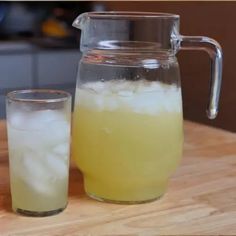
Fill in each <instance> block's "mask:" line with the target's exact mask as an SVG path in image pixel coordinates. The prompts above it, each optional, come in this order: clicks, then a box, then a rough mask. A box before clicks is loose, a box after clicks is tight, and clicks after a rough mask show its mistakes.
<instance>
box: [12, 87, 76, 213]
mask: <svg viewBox="0 0 236 236" xmlns="http://www.w3.org/2000/svg"><path fill="white" fill-rule="evenodd" d="M70 120H71V95H70V94H69V93H67V92H64V91H59V90H19V91H13V92H10V93H8V94H7V133H8V148H9V162H10V182H11V196H12V208H13V210H14V211H15V212H17V213H21V214H25V215H29V216H48V215H53V214H56V213H58V212H60V211H62V210H63V209H65V207H66V205H67V198H68V174H69V171H68V170H69V154H70Z"/></svg>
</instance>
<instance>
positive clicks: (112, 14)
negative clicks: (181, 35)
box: [84, 11, 179, 19]
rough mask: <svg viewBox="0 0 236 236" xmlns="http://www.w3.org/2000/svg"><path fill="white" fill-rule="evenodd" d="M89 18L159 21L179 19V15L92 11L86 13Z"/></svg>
mask: <svg viewBox="0 0 236 236" xmlns="http://www.w3.org/2000/svg"><path fill="white" fill-rule="evenodd" d="M84 14H87V15H88V17H94V18H111V17H112V18H117V19H121V18H135V19H138V18H145V19H147V18H148V19H150V18H152V19H156V18H157V19H158V18H168V19H169V18H175V19H179V15H177V14H173V13H165V12H142V11H91V12H86V13H84Z"/></svg>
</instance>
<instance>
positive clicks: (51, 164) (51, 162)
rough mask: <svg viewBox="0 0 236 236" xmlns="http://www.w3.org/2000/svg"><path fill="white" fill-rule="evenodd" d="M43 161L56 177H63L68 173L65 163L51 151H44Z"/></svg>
mask: <svg viewBox="0 0 236 236" xmlns="http://www.w3.org/2000/svg"><path fill="white" fill-rule="evenodd" d="M44 163H45V166H46V168H47V169H48V171H50V173H51V174H52V175H53V176H54V177H55V178H57V179H61V178H62V179H63V178H65V177H66V176H67V175H68V166H67V164H66V163H65V162H64V161H63V160H62V159H60V158H59V157H58V156H57V155H55V154H53V153H46V155H45V159H44Z"/></svg>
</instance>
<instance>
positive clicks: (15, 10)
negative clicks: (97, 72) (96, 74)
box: [0, 1, 105, 119]
mask: <svg viewBox="0 0 236 236" xmlns="http://www.w3.org/2000/svg"><path fill="white" fill-rule="evenodd" d="M94 10H105V8H104V4H100V3H91V2H61V1H58V2H0V119H1V118H5V112H6V109H5V95H6V94H7V92H9V91H12V90H18V89H27V88H50V89H63V90H66V91H68V92H70V93H71V94H72V95H74V91H75V83H76V74H77V68H78V62H79V60H80V58H81V53H80V51H79V39H80V31H79V30H77V29H75V28H73V27H72V26H71V24H72V22H73V20H74V19H75V18H76V17H77V16H78V15H79V14H81V13H83V12H86V11H94Z"/></svg>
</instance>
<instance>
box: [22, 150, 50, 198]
mask: <svg viewBox="0 0 236 236" xmlns="http://www.w3.org/2000/svg"><path fill="white" fill-rule="evenodd" d="M40 159H42V158H41V156H40V154H39V153H34V152H31V151H27V152H25V153H24V157H23V165H22V170H21V177H23V179H24V181H25V182H26V183H27V184H28V185H30V186H31V188H32V189H34V190H35V191H36V192H39V193H41V194H45V195H52V194H53V188H52V186H51V182H50V179H51V173H50V172H49V171H47V169H46V168H45V167H44V165H43V162H42V161H41V160H40Z"/></svg>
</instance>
